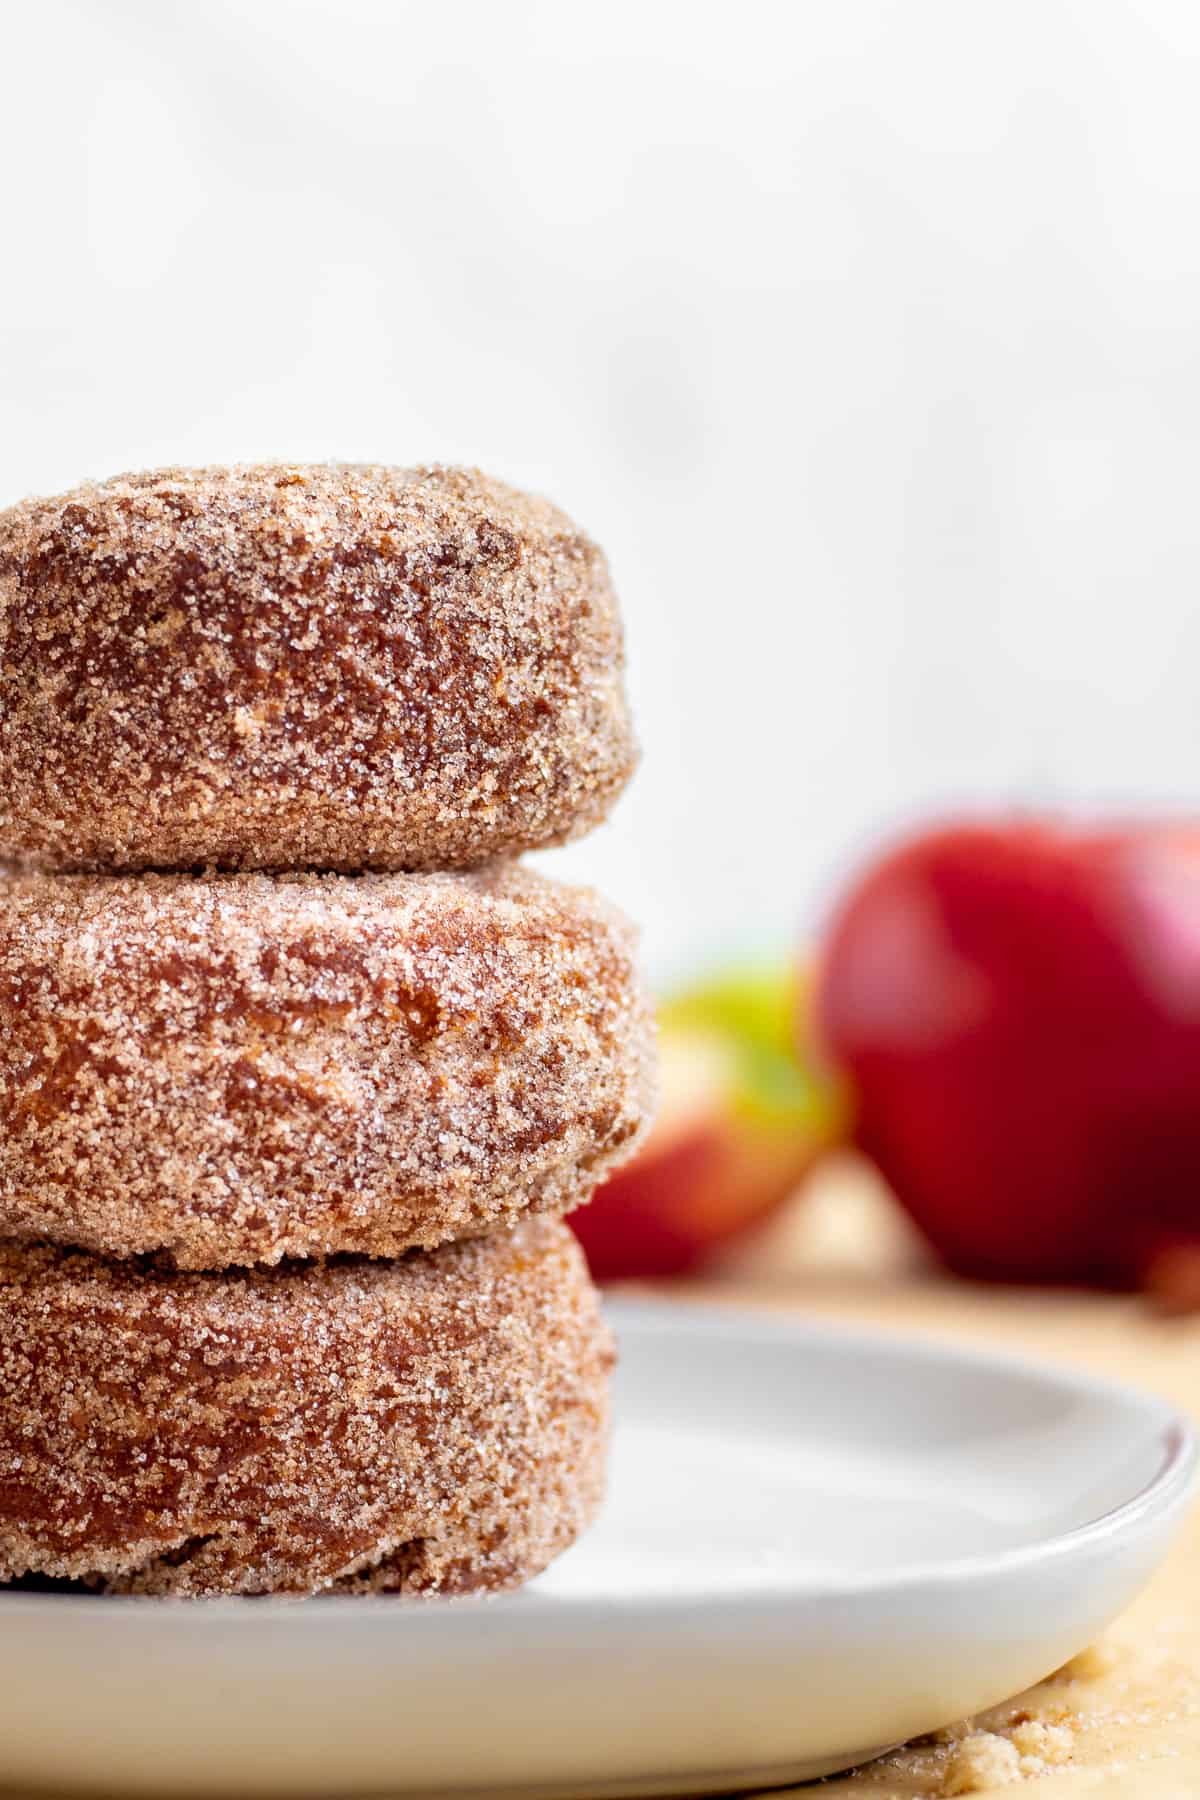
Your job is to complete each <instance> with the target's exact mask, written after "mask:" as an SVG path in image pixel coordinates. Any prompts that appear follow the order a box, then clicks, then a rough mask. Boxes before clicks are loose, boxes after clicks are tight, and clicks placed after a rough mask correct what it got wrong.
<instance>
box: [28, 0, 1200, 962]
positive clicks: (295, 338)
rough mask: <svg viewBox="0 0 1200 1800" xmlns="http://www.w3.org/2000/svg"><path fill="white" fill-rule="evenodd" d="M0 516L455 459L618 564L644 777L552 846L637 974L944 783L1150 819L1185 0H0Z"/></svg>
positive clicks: (1175, 513) (1196, 130)
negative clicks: (239, 472) (262, 471)
mask: <svg viewBox="0 0 1200 1800" xmlns="http://www.w3.org/2000/svg"><path fill="white" fill-rule="evenodd" d="M5 38H6V44H5V62H6V66H7V70H8V80H7V81H6V83H5V90H6V91H5V103H4V107H3V111H2V114H0V144H2V145H3V151H4V158H5V166H6V167H7V169H8V171H9V174H8V179H7V182H6V191H5V207H4V214H5V231H4V251H3V263H4V280H3V282H2V284H0V407H2V411H3V418H4V422H5V430H4V432H3V437H2V440H0V504H7V503H8V502H9V501H11V500H14V499H16V498H18V497H19V496H21V495H22V494H25V493H28V492H31V491H53V490H55V489H57V488H61V487H63V486H66V485H69V484H72V483H74V482H75V481H76V480H78V479H80V478H81V477H83V476H85V475H95V476H103V475H106V474H109V473H112V472H115V471H117V470H120V469H123V468H129V467H135V466H141V465H153V464H159V463H167V462H176V461H182V462H197V461H206V460H209V461H211V460H228V459H239V458H250V457H256V458H258V457H280V458H301V457H312V458H326V457H335V458H354V459H381V460H387V461H406V460H426V459H445V460H465V461H471V462H478V463H480V464H482V465H484V466H485V467H487V468H488V469H490V470H493V471H495V472H496V473H499V474H502V475H504V476H507V477H508V478H510V479H512V480H513V481H515V482H517V483H520V484H527V485H530V486H533V487H537V488H540V489H543V490H544V491H546V492H548V493H550V494H551V495H552V496H554V497H555V498H556V499H558V500H559V501H561V503H562V504H563V505H564V506H566V507H567V509H568V510H569V511H571V512H573V513H574V514H575V515H576V517H577V518H578V519H579V520H580V521H582V522H583V524H584V525H585V526H586V527H587V529H588V530H589V531H591V532H592V533H593V535H595V536H596V537H597V538H599V539H600V541H601V542H602V543H603V544H604V545H605V546H606V548H607V549H608V551H609V554H610V557H611V560H612V563H613V566H614V570H615V574H616V578H617V583H618V589H619V592H620V594H621V596H622V599H623V602H624V605H625V609H626V613H627V617H628V624H629V640H630V652H631V658H632V682H633V689H634V698H635V703H636V706H637V711H638V716H639V722H640V729H641V735H642V738H643V742H644V747H645V764H644V769H643V772H642V774H641V775H640V776H639V779H638V781H637V783H636V785H635V788H634V790H633V792H632V793H631V795H630V796H629V797H628V798H627V800H626V801H625V802H624V803H623V805H622V806H621V808H620V809H619V811H618V814H617V816H616V818H615V820H614V822H613V823H612V824H611V826H610V827H609V828H608V829H607V830H606V831H605V832H603V833H602V834H600V835H599V836H597V837H595V838H592V839H589V840H588V841H587V842H586V843H585V844H583V845H581V846H579V847H578V848H576V849H573V850H572V851H570V852H569V853H568V855H567V856H566V857H565V858H564V857H557V858H556V859H555V866H556V868H557V869H558V870H559V871H560V872H565V871H567V870H569V871H571V872H573V873H575V874H577V875H578V876H580V877H583V878H587V879H594V880H595V881H596V882H597V883H599V884H600V885H602V886H603V887H604V888H605V889H607V890H608V891H610V892H611V893H612V894H614V895H615V896H616V897H617V898H619V899H620V900H621V901H622V902H623V903H624V904H625V905H626V906H627V907H628V908H629V910H630V911H631V912H633V913H634V914H635V916H637V917H638V918H639V919H640V920H641V921H642V923H643V925H644V927H645V933H646V949H647V956H648V961H649V965H650V967H651V969H652V971H653V972H654V973H655V975H656V976H658V977H661V978H669V977H673V976H675V975H676V974H677V973H679V972H686V971H687V970H690V969H691V968H693V967H695V966H696V965H697V964H698V963H700V962H702V961H703V960H704V959H705V958H709V957H713V956H718V955H725V954H727V953H728V952H729V951H730V949H731V948H733V947H757V946H760V945H772V946H777V945H784V944H787V943H789V942H790V941H792V939H793V938H794V937H795V935H796V934H797V933H798V932H801V931H804V930H806V929H811V928H812V927H813V926H814V925H815V924H816V922H817V921H818V920H819V919H820V918H821V917H822V916H823V914H824V911H825V908H826V906H827V904H828V902H829V899H830V896H831V894H832V893H833V891H834V889H835V887H836V885H837V883H838V882H839V881H840V880H841V878H842V877H843V876H844V874H845V872H846V871H847V869H848V868H849V867H850V866H851V864H852V863H853V862H854V861H855V859H856V858H858V857H859V856H860V855H861V852H862V848H863V845H864V843H865V841H866V840H867V839H868V838H870V839H872V840H873V839H874V838H875V837H876V836H877V835H878V834H879V832H880V831H885V832H886V831H888V830H890V829H892V828H894V827H896V826H898V825H900V824H902V823H904V822H905V821H908V820H910V819H916V818H920V817H923V816H925V815H927V814H929V813H930V812H937V811H942V810H944V809H945V808H946V807H947V806H951V805H953V806H957V805H960V804H964V803H988V804H991V803H997V802H998V803H1002V804H1004V805H1008V804H1010V803H1013V802H1017V803H1020V804H1028V803H1046V802H1052V803H1059V802H1066V801H1069V802H1072V803H1078V804H1083V805H1089V806H1090V805H1104V804H1106V803H1111V802H1114V801H1117V802H1120V801H1129V800H1131V799H1134V798H1136V799H1137V800H1138V801H1141V802H1146V801H1148V800H1152V801H1154V802H1156V803H1159V804H1164V805H1172V804H1175V803H1179V802H1184V801H1186V800H1187V799H1188V798H1189V797H1190V795H1191V793H1192V789H1193V787H1194V780H1195V777H1194V769H1195V764H1196V759H1197V753H1198V751H1200V708H1198V707H1197V705H1196V682H1195V675H1194V669H1195V666H1196V663H1197V660H1198V658H1200V607H1197V605H1196V602H1195V595H1196V568H1197V558H1198V552H1200V507H1198V506H1197V505H1196V503H1195V497H1194V492H1193V490H1194V487H1195V484H1196V477H1197V467H1198V461H1200V356H1198V355H1197V348H1196V330H1195V321H1196V317H1197V313H1198V312H1200V109H1198V108H1197V106H1196V102H1195V96H1196V90H1197V80H1198V77H1200V11H1198V10H1197V9H1196V8H1195V7H1194V6H1191V5H1189V4H1186V0H1180V3H1177V4H1173V3H1171V0H1154V3H1151V4H1119V3H1118V4H1105V3H1104V0H1028V3H1021V0H1008V3H1006V4H1004V5H990V4H982V5H972V6H963V5H961V4H959V3H957V0H908V3H907V4H905V5H903V6H899V5H895V4H891V3H885V0H838V4H801V5H796V6H784V5H782V4H763V3H762V0H743V4H741V5H739V6H738V7H737V8H736V9H733V10H730V9H729V8H716V7H699V6H689V5H684V4H682V3H678V4H672V3H666V0H637V4H626V3H625V0H607V3H606V4H605V5H604V6H603V7H601V6H598V5H560V4H555V3H553V0H546V3H544V4H536V3H534V0H508V3H505V0H500V3H498V4H497V3H488V0H456V3H453V4H446V5H441V6H430V5H428V4H425V5H414V4H406V3H404V0H401V3H399V4H396V3H394V0H390V3H384V0H379V3H375V0H337V3H336V4H335V3H334V0H239V3H236V4H234V3H230V0H205V3H204V4H202V5H199V6H197V5H194V4H192V5H186V6H185V5H182V4H174V3H172V0H103V3H99V4H97V3H94V0H86V3H85V0H79V3H77V4H71V3H70V0H42V4H40V5H38V6H36V7H23V8H10V9H8V10H7V11H6V13H5Z"/></svg>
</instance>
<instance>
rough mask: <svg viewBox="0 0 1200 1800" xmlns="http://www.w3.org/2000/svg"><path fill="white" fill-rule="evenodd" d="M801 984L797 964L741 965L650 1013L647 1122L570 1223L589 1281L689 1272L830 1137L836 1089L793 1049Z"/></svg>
mask: <svg viewBox="0 0 1200 1800" xmlns="http://www.w3.org/2000/svg"><path fill="white" fill-rule="evenodd" d="M800 985H801V984H800V977H799V976H798V974H797V973H796V972H795V971H793V970H770V971H766V972H762V971H755V972H750V973H746V972H739V973H736V974H733V975H729V976H727V977H725V978H724V979H722V980H719V981H716V982H712V983H710V984H707V985H705V986H703V987H697V988H694V989H692V990H690V991H689V992H687V993H683V994H680V995H679V996H677V997H676V998H675V999H674V1000H672V1001H670V1002H668V1003H667V1004H666V1005H664V1006H663V1007H662V1008H661V1009H660V1013H659V1025H660V1033H659V1055H660V1068H661V1101H660V1106H659V1112H658V1117H657V1120H656V1122H655V1125H654V1129H653V1131H652V1132H651V1135H650V1137H649V1138H648V1140H647V1142H646V1144H645V1145H644V1147H643V1148H642V1150H641V1152H640V1153H639V1154H638V1156H637V1157H635V1159H634V1161H633V1162H632V1163H630V1164H629V1165H627V1167H625V1168H624V1169H620V1170H618V1172H617V1173H616V1174H615V1175H613V1176H610V1178H609V1180H608V1181H607V1182H605V1184H604V1185H603V1187H602V1188H601V1189H600V1191H599V1193H598V1194H597V1195H596V1197H595V1198H594V1199H593V1200H592V1202H591V1204H590V1205H589V1206H586V1207H584V1208H583V1209H582V1211H581V1212H578V1213H576V1214H574V1216H573V1218H572V1221H571V1222H572V1224H573V1225H574V1226H575V1228H576V1230H577V1232H578V1234H579V1237H580V1239H581V1240H582V1242H583V1246H584V1249H585V1250H586V1251H587V1255H588V1261H589V1262H590V1264H591V1267H592V1271H593V1273H594V1274H595V1275H596V1276H597V1277H598V1278H599V1279H601V1280H607V1279H612V1278H615V1277H618V1276H628V1275H646V1276H649V1275H671V1274H678V1273H682V1272H683V1271H685V1270H688V1269H691V1268H694V1267H695V1266H696V1265H697V1264H698V1263H700V1262H701V1261H703V1259H704V1257H705V1256H706V1255H707V1254H708V1253H709V1252H710V1251H711V1250H713V1249H714V1248H715V1247H716V1246H717V1245H719V1244H721V1243H724V1242H725V1241H726V1240H727V1239H729V1238H731V1237H734V1236H736V1235H737V1234H738V1233H739V1232H742V1231H744V1230H745V1229H746V1228H747V1227H748V1226H750V1225H752V1224H753V1223H755V1221H757V1220H758V1219H760V1218H762V1217H763V1216H764V1215H765V1214H766V1213H768V1212H770V1211H771V1210H772V1208H774V1207H776V1206H778V1205H779V1204H780V1203H781V1202H782V1201H784V1200H786V1199H787V1198H788V1197H789V1196H790V1195H791V1194H792V1193H793V1192H794V1191H795V1188H796V1186H797V1183H798V1182H799V1181H800V1178H801V1176H803V1175H804V1174H805V1173H806V1172H807V1170H808V1168H809V1167H810V1165H811V1164H812V1162H813V1160H814V1158H815V1157H816V1156H817V1155H818V1154H819V1152H820V1151H821V1150H822V1149H824V1148H825V1147H826V1145H827V1144H828V1143H830V1142H831V1141H833V1139H834V1138H836V1137H837V1136H838V1135H839V1132H840V1129H841V1110H840V1106H839V1104H838V1097H837V1093H836V1090H835V1088H834V1085H833V1084H832V1082H831V1081H830V1080H829V1079H828V1078H827V1077H823V1076H820V1075H818V1074H817V1073H816V1072H814V1071H811V1070H807V1069H806V1068H805V1067H804V1066H803V1064H802V1062H801V1060H800V1057H799V1055H798V1053H797V1050H796V1044H795V1036H794V1032H795V1018H796V1009H797V1005H798V1004H799V995H800Z"/></svg>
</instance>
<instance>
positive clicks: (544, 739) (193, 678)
mask: <svg viewBox="0 0 1200 1800" xmlns="http://www.w3.org/2000/svg"><path fill="white" fill-rule="evenodd" d="M622 671H623V649H622V638H621V626H620V621H619V618H618V615H617V610H616V603H615V601H614V598H613V593H612V589H611V586H610V584H609V577H608V570H607V567H606V564H605V561H604V558H603V556H602V555H601V553H600V551H599V550H598V549H597V548H596V546H595V545H594V544H592V543H591V542H590V541H589V540H588V539H587V538H586V537H584V536H583V535H582V534H581V533H580V532H579V530H578V529H577V528H576V527H575V526H574V525H573V524H572V523H571V521H570V520H569V519H568V518H566V517H565V515H564V514H562V513H561V512H559V511H558V510H557V509H556V508H555V507H553V506H551V505H550V504H549V503H548V502H546V501H544V500H540V499H536V498H533V497H531V496H529V495H527V494H521V493H518V492H517V491H516V490H515V489H512V488H509V487H506V486H504V485H503V484H502V483H500V482H497V481H492V480H489V479H488V478H487V477H486V476H484V475H481V474H480V473H479V472H478V471H476V470H464V469H444V468H414V469H393V468H378V467H361V468H359V467H349V466H332V465H331V466H316V467H291V466H289V467H258V468H251V467H244V468H211V469H163V470H158V471H155V472H152V473H149V474H141V475H120V476H117V477H115V478H114V479H113V480H111V481H105V482H101V483H99V484H97V485H93V484H89V485H85V486H83V487H79V488H76V489H75V490H74V491H73V492H71V493H68V494H62V495H59V496H58V497H57V498H55V499H38V500H29V501H26V502H25V503H24V504H22V505H20V506H16V507H13V508H12V509H11V510H10V511H8V512H6V513H0V856H4V857H6V858H7V859H8V860H10V861H14V862H21V863H24V864H25V865H26V866H29V867H39V868H44V869H63V870H72V869H73V870H82V871H87V870H103V869H113V870H125V871H134V870H139V869H147V868H161V869H190V868H194V867H200V866H206V867H217V868H227V869H276V868H287V869H293V868H304V867H313V868H322V869H333V870H343V871H354V870H358V869H364V868H375V869H429V868H442V869H448V868H460V867H467V866H470V865H474V864H477V863H480V862H483V861H485V860H486V859H487V858H489V857H492V856H496V855H502V854H515V853H516V852H518V851H521V850H526V849H531V848H534V847H537V846H541V845H547V844H552V843H560V842H563V841H564V840H566V839H568V838H572V837H575V836H578V835H580V834H581V833H583V832H585V831H587V830H588V829H589V828H590V827H592V826H593V825H595V824H596V823H597V822H598V821H599V820H600V819H602V818H603V817H604V815H605V814H606V812H607V811H608V809H609V807H610V805H611V804H612V801H613V799H614V797H615V796H616V795H617V794H618V793H619V792H620V790H621V789H622V788H623V787H624V785H625V782H626V780H627V779H628V777H629V775H630V773H631V770H632V768H633V764H634V761H635V752H634V747H633V742H632V737H631V730H630V723H629V715H628V711H627V708H626V703H625V696H624V692H623V687H622Z"/></svg>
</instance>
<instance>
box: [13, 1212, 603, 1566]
mask: <svg viewBox="0 0 1200 1800" xmlns="http://www.w3.org/2000/svg"><path fill="white" fill-rule="evenodd" d="M611 1364H612V1348H611V1343H610V1339H609V1335H608V1331H607V1328H606V1327H605V1325H604V1323H603V1322H602V1320H601V1318H600V1314H599V1311H598V1307H597V1303H596V1297H595V1292H594V1290H593V1288H592V1285H591V1283H590V1281H589V1279H588V1276H587V1271H586V1268H585V1266H584V1263H583V1259H582V1255H581V1253H580V1251H579V1250H578V1248H577V1246H576V1244H575V1241H574V1239H573V1237H572V1235H571V1233H570V1231H569V1230H568V1229H567V1227H566V1226H564V1225H560V1224H557V1223H556V1222H553V1221H549V1220H531V1221H527V1222H526V1223H525V1224H523V1225H521V1226H518V1227H517V1228H516V1229H515V1230H514V1231H512V1232H504V1231H501V1232H497V1233H494V1234H492V1235H491V1236H490V1237H487V1238H483V1239H479V1240H476V1241H475V1242H472V1243H467V1244H460V1245H451V1246H447V1247H446V1248H445V1249H442V1250H440V1251H436V1252H434V1253H433V1254H431V1255H419V1254H418V1255H414V1256H411V1257H408V1258H406V1259H404V1260H403V1261H401V1262H398V1263H373V1262H365V1261H362V1260H360V1259H348V1260H344V1261H339V1262H330V1263H326V1264H322V1263H309V1264H288V1265H284V1266H283V1267H281V1268H279V1269H270V1270H265V1269H258V1270H253V1271H249V1272H243V1273H237V1272H234V1273H228V1274H219V1275H216V1274H207V1275H196V1274H193V1275H183V1274H178V1273H174V1274H168V1273H164V1272H162V1271H160V1270H156V1269H153V1268H148V1267H144V1266H141V1265H138V1264H132V1263H124V1264H122V1263H109V1262H104V1261H102V1260H99V1259H97V1258H93V1257H89V1256H85V1255H82V1254H78V1253H75V1252H71V1251H62V1250H55V1249H51V1248H49V1247H46V1246H31V1247H25V1248H22V1247H19V1246H15V1245H0V1579H2V1580H5V1581H9V1580H12V1579H13V1578H14V1577H16V1576H19V1575H22V1574H25V1573H27V1572H40V1573H43V1574H46V1575H50V1576H59V1577H68V1578H74V1579H82V1580H86V1581H88V1582H90V1583H93V1584H95V1585H99V1586H103V1587H107V1588H108V1589H109V1590H112V1591H132V1592H140V1593H147V1594H263V1593H313V1592H316V1591H317V1590H319V1589H321V1588H326V1587H330V1586H333V1585H335V1584H336V1585H338V1586H342V1587H349V1588H352V1589H353V1588H358V1589H360V1590H361V1589H363V1588H372V1589H392V1590H398V1591H400V1592H412V1593H417V1592H424V1591H432V1590H436V1591H439V1592H442V1593H462V1592H467V1591H470V1590H473V1589H482V1588H503V1587H510V1586H512V1585H514V1584H515V1583H517V1582H520V1581H523V1580H526V1579H527V1578H528V1577H529V1576H531V1575H534V1574H536V1573H537V1572H538V1571H539V1570H540V1569H542V1568H544V1567H545V1566H546V1564H547V1563H548V1562H549V1561H550V1560H551V1559H552V1558H553V1557H554V1556H556V1555H557V1554H558V1553H559V1552H560V1551H561V1550H564V1549H565V1548H566V1547H567V1545H568V1544H570V1543H571V1542H572V1541H573V1540H574V1539H575V1537H576V1536H577V1535H578V1534H579V1532H580V1531H581V1530H582V1529H583V1528H584V1526H585V1525H586V1524H587V1523H588V1521H589V1519H590V1518H591V1516H592V1514H593V1512H594V1510H595V1508H596V1506H597V1504H598V1501H599V1498H600V1493H601V1489H602V1486H603V1470H604V1457H605V1446H606V1437H607V1425H608V1374H609V1370H610V1368H611Z"/></svg>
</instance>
